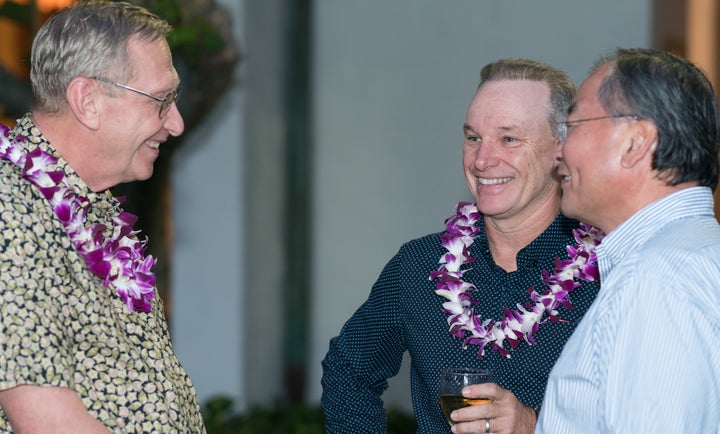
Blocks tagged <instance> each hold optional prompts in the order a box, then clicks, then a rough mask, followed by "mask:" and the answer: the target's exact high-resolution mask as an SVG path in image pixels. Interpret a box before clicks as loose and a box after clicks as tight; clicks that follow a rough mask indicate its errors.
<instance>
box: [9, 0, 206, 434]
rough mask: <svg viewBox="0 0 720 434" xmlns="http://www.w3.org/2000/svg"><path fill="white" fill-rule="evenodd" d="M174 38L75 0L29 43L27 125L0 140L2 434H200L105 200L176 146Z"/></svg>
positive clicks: (145, 266) (152, 295)
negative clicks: (171, 141)
mask: <svg viewBox="0 0 720 434" xmlns="http://www.w3.org/2000/svg"><path fill="white" fill-rule="evenodd" d="M170 31H171V28H170V26H169V25H168V24H167V22H165V21H164V20H161V19H160V18H158V17H156V16H155V15H152V14H151V13H149V12H148V11H147V10H145V9H144V8H141V7H138V6H134V5H131V4H128V3H124V2H111V1H83V2H78V3H76V4H75V5H73V6H70V7H68V8H66V9H63V10H61V11H59V12H58V13H56V14H55V15H54V16H52V17H51V18H49V19H48V21H47V22H46V23H45V24H44V25H43V26H42V27H41V28H40V30H39V31H38V33H37V35H36V37H35V40H34V42H33V47H32V54H31V74H30V75H31V81H32V87H33V94H34V104H33V110H32V113H30V114H28V115H26V116H24V117H23V118H21V119H20V120H19V121H18V123H17V125H16V126H15V127H14V128H13V129H12V130H9V129H8V128H6V127H4V126H0V139H1V140H0V179H1V181H0V217H1V218H0V432H48V433H75V434H76V433H107V432H111V431H112V432H122V433H150V432H153V433H156V432H157V433H159V432H173V433H176V432H183V433H186V432H187V433H189V432H192V433H202V432H204V431H205V428H204V427H203V422H202V418H201V414H200V408H199V404H198V400H197V395H196V393H195V390H194V388H193V386H192V382H191V381H190V378H189V377H188V375H187V373H186V372H185V370H184V369H183V367H182V366H181V364H180V362H179V361H178V359H177V358H176V356H175V354H174V352H173V348H172V344H171V341H170V338H169V335H168V327H167V323H166V320H165V317H164V313H163V305H162V301H161V300H160V299H159V298H158V294H157V290H156V288H155V285H154V284H155V275H154V274H153V267H154V266H155V259H154V258H153V257H152V256H149V255H146V253H145V244H146V241H145V240H144V238H143V237H142V236H141V235H140V234H138V231H136V230H134V229H133V227H132V225H133V223H134V222H135V220H136V218H135V216H133V215H131V214H128V213H126V212H124V211H123V210H122V208H121V204H120V202H119V201H118V200H117V199H115V198H114V197H113V195H112V193H111V191H110V189H111V188H112V187H113V186H115V185H117V184H119V183H123V182H130V181H136V180H144V179H147V178H149V177H150V176H151V175H152V173H153V163H154V162H155V160H156V158H157V157H158V154H159V152H160V147H161V146H162V144H163V143H164V142H165V141H166V140H167V139H168V138H169V137H170V136H178V135H180V134H181V133H182V132H183V129H184V124H183V119H182V117H181V115H180V113H179V112H178V109H177V106H176V104H175V102H176V100H177V96H178V89H179V84H180V83H179V78H178V74H177V72H176V70H175V68H174V67H173V64H172V58H171V53H170V48H169V46H168V44H167V42H166V36H167V35H168V33H169V32H170Z"/></svg>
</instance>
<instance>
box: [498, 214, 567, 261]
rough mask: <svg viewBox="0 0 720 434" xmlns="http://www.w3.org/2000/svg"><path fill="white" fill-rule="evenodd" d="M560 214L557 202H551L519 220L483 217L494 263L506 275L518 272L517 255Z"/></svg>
mask: <svg viewBox="0 0 720 434" xmlns="http://www.w3.org/2000/svg"><path fill="white" fill-rule="evenodd" d="M559 212H560V204H559V200H556V201H552V200H551V201H547V202H546V203H544V204H543V206H542V207H541V208H539V209H537V210H535V211H534V212H532V213H530V214H529V215H523V216H522V218H514V219H500V218H495V217H492V216H486V217H485V232H486V233H487V238H488V244H489V245H490V251H491V252H492V255H493V259H494V260H495V263H496V264H497V265H498V266H500V267H501V268H502V269H503V270H505V271H507V272H510V271H515V270H517V253H518V252H519V251H520V249H522V248H524V247H525V246H527V245H528V244H530V243H531V242H533V240H535V239H536V238H537V237H538V236H539V235H540V234H541V233H543V232H544V231H545V229H547V228H548V227H549V226H550V225H551V224H552V222H553V221H554V220H555V218H556V217H557V215H558V213H559Z"/></svg>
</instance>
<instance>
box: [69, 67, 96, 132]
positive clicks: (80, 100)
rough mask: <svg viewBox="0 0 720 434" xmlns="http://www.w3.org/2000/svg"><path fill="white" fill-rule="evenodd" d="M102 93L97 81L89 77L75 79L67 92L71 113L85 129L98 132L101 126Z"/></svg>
mask: <svg viewBox="0 0 720 434" xmlns="http://www.w3.org/2000/svg"><path fill="white" fill-rule="evenodd" d="M101 96H102V91H101V90H100V88H99V86H98V84H97V83H96V82H95V80H93V79H91V78H88V77H75V78H73V79H72V81H70V84H69V85H68V87H67V90H66V91H65V97H66V98H67V101H68V106H69V107H70V111H71V112H72V113H73V115H75V118H76V119H77V120H78V122H80V123H81V124H83V125H85V127H87V128H89V129H91V130H96V129H98V127H99V124H100V116H99V114H100V107H101V106H102V103H103V101H102V98H101Z"/></svg>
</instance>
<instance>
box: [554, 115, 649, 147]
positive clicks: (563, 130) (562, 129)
mask: <svg viewBox="0 0 720 434" xmlns="http://www.w3.org/2000/svg"><path fill="white" fill-rule="evenodd" d="M617 118H633V119H635V120H638V119H640V116H638V115H634V114H621V115H608V116H598V117H596V118H585V119H576V120H574V121H566V122H558V124H557V134H558V139H559V140H560V143H562V142H564V141H565V139H567V132H568V127H571V126H573V125H575V124H579V123H582V122H590V121H599V120H601V119H617Z"/></svg>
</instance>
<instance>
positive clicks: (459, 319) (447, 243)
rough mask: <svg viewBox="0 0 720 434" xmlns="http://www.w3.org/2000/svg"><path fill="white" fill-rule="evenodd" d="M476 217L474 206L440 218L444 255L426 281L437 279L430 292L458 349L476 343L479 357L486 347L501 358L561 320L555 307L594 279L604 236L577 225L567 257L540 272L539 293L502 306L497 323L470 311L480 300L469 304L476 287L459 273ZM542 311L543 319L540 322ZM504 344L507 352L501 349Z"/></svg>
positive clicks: (465, 205) (475, 229) (473, 234)
mask: <svg viewBox="0 0 720 434" xmlns="http://www.w3.org/2000/svg"><path fill="white" fill-rule="evenodd" d="M481 218H482V215H481V214H480V212H479V211H478V209H477V207H476V206H475V204H473V203H470V202H460V203H458V204H457V206H456V214H455V215H454V216H451V217H449V218H448V219H447V220H445V225H446V227H447V231H446V232H445V233H443V234H442V246H443V247H444V248H445V249H447V251H448V252H447V253H445V254H443V255H442V256H441V257H440V260H439V263H440V266H439V268H438V269H437V270H435V271H433V272H432V273H431V274H430V280H436V279H437V283H436V285H435V286H436V290H435V293H436V294H437V295H439V296H441V297H443V298H445V299H447V301H446V302H444V303H443V304H442V311H443V313H445V314H446V315H448V319H447V322H448V324H449V325H450V334H451V335H453V336H455V337H456V338H458V339H462V340H463V344H462V348H463V349H465V348H467V347H468V345H478V346H479V347H480V350H479V351H478V358H482V356H484V355H485V347H487V346H488V345H490V346H491V348H492V349H493V350H495V351H497V352H499V353H500V354H501V355H502V356H505V357H510V349H514V348H516V347H517V346H518V345H520V343H521V342H527V343H528V344H529V345H534V344H535V340H534V338H533V335H534V334H535V333H537V331H538V329H539V327H540V326H541V325H543V324H545V323H547V322H548V320H549V321H550V323H556V322H558V321H562V320H561V319H560V317H559V316H558V309H559V308H560V307H561V306H564V307H565V308H566V309H572V308H573V306H572V304H571V303H570V299H569V295H570V293H571V292H572V291H573V290H575V289H576V288H578V287H579V286H580V283H578V282H577V281H576V279H578V280H583V281H586V282H591V281H594V280H598V279H599V272H598V267H597V255H596V254H595V248H596V247H597V246H598V245H599V244H600V240H601V239H602V238H603V236H604V234H603V232H602V231H601V230H599V229H597V228H594V227H591V226H589V225H586V224H584V223H580V227H579V228H576V229H575V230H573V237H574V238H575V241H576V243H577V244H575V245H573V246H567V253H568V255H569V257H570V259H569V260H560V258H555V261H554V267H555V272H554V273H553V274H550V273H549V272H548V271H547V270H543V271H542V280H543V283H544V284H545V288H544V289H543V290H542V291H541V292H538V291H536V290H535V289H534V288H533V287H530V288H528V290H527V292H528V295H529V296H530V300H531V302H526V303H525V304H524V305H522V304H520V303H518V304H517V305H516V309H509V308H504V309H503V314H502V319H501V320H500V321H494V320H492V319H482V318H480V317H479V316H478V315H477V314H476V313H475V310H474V308H475V306H476V305H478V304H480V301H478V300H473V299H472V294H471V293H472V292H473V291H476V290H477V288H476V287H475V285H473V284H472V283H470V282H467V281H465V280H463V274H464V273H465V272H466V271H467V269H461V267H462V266H463V265H467V264H472V263H473V262H475V257H474V256H469V253H468V252H469V250H470V246H472V244H473V243H474V241H475V238H476V237H477V235H478V234H479V233H480V228H479V227H477V226H476V224H477V222H478V221H479V220H480V219H481ZM546 313H547V318H545V319H543V317H544V315H545V314H546ZM506 340H507V342H508V344H509V345H510V348H506V347H505V341H506Z"/></svg>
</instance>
